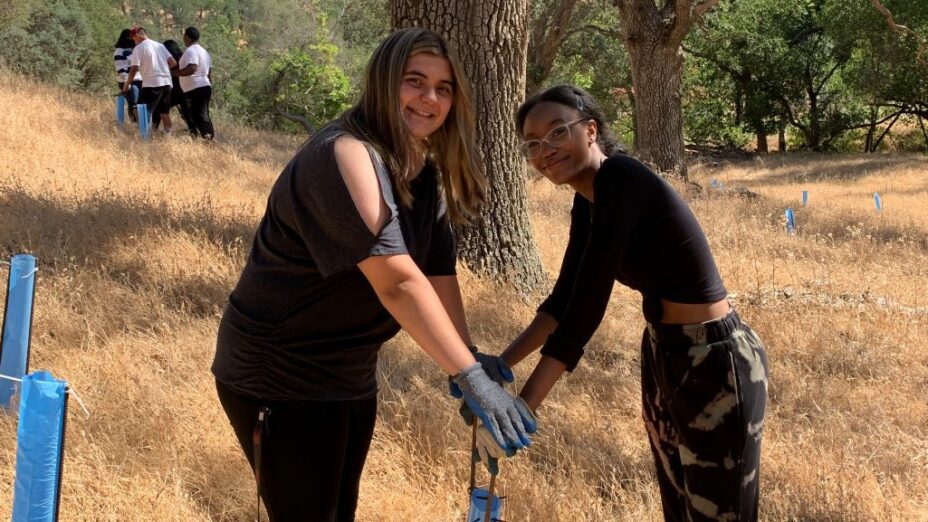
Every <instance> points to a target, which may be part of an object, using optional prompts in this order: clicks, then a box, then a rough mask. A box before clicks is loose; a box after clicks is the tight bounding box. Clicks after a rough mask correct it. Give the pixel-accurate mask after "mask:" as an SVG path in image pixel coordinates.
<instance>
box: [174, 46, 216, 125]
mask: <svg viewBox="0 0 928 522" xmlns="http://www.w3.org/2000/svg"><path fill="white" fill-rule="evenodd" d="M184 45H186V46H187V50H186V51H184V54H183V56H181V57H180V64H179V67H180V68H179V69H178V71H177V76H178V77H180V88H181V90H183V91H184V97H185V98H187V110H188V113H189V114H190V133H191V134H193V135H194V136H197V135H199V136H200V137H202V138H204V139H207V140H211V139H213V135H214V134H215V133H214V131H213V122H212V121H211V120H210V118H209V101H210V98H212V95H213V87H212V81H211V80H212V74H211V73H212V68H213V60H212V58H210V56H209V53H208V52H206V49H204V48H203V47H202V46H200V31H199V30H198V29H197V28H196V27H188V28H187V29H185V30H184Z"/></svg>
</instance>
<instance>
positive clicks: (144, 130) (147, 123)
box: [136, 103, 151, 140]
mask: <svg viewBox="0 0 928 522" xmlns="http://www.w3.org/2000/svg"><path fill="white" fill-rule="evenodd" d="M136 108H137V109H138V111H139V134H141V135H142V139H143V140H147V139H148V137H149V136H151V116H150V115H149V114H148V105H145V104H144V103H140V104H138V105H136Z"/></svg>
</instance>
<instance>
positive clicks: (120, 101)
mask: <svg viewBox="0 0 928 522" xmlns="http://www.w3.org/2000/svg"><path fill="white" fill-rule="evenodd" d="M116 125H118V126H119V128H120V129H121V128H123V127H125V125H126V95H125V94H117V95H116Z"/></svg>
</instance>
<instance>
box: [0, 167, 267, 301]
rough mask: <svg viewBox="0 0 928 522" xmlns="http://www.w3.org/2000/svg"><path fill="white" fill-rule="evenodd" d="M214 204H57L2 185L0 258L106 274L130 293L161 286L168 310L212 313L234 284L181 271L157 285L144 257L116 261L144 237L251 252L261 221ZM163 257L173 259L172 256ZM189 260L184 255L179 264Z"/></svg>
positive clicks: (118, 200)
mask: <svg viewBox="0 0 928 522" xmlns="http://www.w3.org/2000/svg"><path fill="white" fill-rule="evenodd" d="M209 205H210V204H209V203H208V202H205V203H193V204H190V205H188V206H187V207H185V208H171V207H169V206H168V205H166V204H164V203H163V202H157V201H153V200H150V199H146V198H141V197H139V198H132V197H116V196H115V195H113V194H95V195H93V196H91V197H89V198H87V199H83V200H78V199H74V200H64V201H59V200H52V199H50V198H46V197H43V196H36V195H33V194H29V193H27V192H24V191H21V190H19V189H16V188H13V189H10V188H9V187H4V186H2V185H0V223H2V226H0V254H2V255H3V257H8V256H9V255H11V254H13V253H17V252H29V253H31V254H33V255H35V256H36V257H37V258H38V260H39V263H40V264H41V265H42V266H46V267H49V266H50V267H52V270H58V269H59V268H66V267H70V266H76V267H80V268H82V269H91V270H95V271H98V272H102V273H103V274H105V277H107V278H110V279H111V280H112V281H114V282H115V283H118V284H122V285H127V286H130V287H131V288H138V285H148V286H155V287H156V290H157V291H158V293H159V295H160V296H161V297H162V299H163V302H164V304H165V305H166V306H167V307H169V308H171V309H174V310H178V311H181V312H184V313H190V314H193V315H196V316H204V315H209V314H213V313H215V311H216V309H217V307H219V306H221V303H223V302H224V300H225V298H226V296H227V295H228V292H229V290H230V288H229V287H228V283H226V282H222V281H220V280H219V279H217V278H205V277H202V276H200V275H198V274H190V273H183V271H179V273H175V274H171V275H170V276H169V277H165V278H163V279H161V278H159V280H158V281H152V280H151V277H150V275H149V272H148V268H147V266H146V264H147V263H148V262H149V260H147V259H145V258H143V257H138V258H136V259H133V260H131V261H130V262H128V263H127V262H126V260H125V259H117V258H116V254H117V252H118V251H119V250H122V251H123V252H124V251H125V249H126V248H127V247H128V248H130V249H131V248H132V247H133V246H134V245H136V244H137V247H138V249H140V250H143V251H144V249H145V247H147V246H148V245H145V244H143V243H142V242H143V241H145V240H146V239H145V238H146V237H159V236H169V235H171V234H177V233H184V234H187V235H189V236H191V237H193V238H196V239H197V240H198V241H200V240H202V241H204V242H206V243H208V244H210V245H213V246H215V247H218V248H219V249H221V250H222V251H224V252H240V251H243V250H244V251H247V248H248V247H249V246H250V244H251V241H252V238H253V236H254V230H255V227H256V223H254V222H253V220H252V219H251V218H247V217H245V216H244V215H236V216H232V217H228V218H224V217H219V216H217V214H218V212H217V210H216V209H214V208H211V207H210V206H209ZM164 255H165V257H166V258H170V256H171V253H170V252H165V253H164ZM183 255H184V254H183V253H178V254H177V256H178V259H179V260H180V259H182V257H183ZM140 256H141V254H140ZM196 262H202V260H196Z"/></svg>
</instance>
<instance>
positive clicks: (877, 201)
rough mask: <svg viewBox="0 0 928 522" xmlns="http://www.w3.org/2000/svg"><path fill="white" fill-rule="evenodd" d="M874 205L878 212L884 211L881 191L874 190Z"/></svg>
mask: <svg viewBox="0 0 928 522" xmlns="http://www.w3.org/2000/svg"><path fill="white" fill-rule="evenodd" d="M873 206H875V207H876V211H877V212H882V211H883V199H882V198H880V193H879V192H874V193H873Z"/></svg>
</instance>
